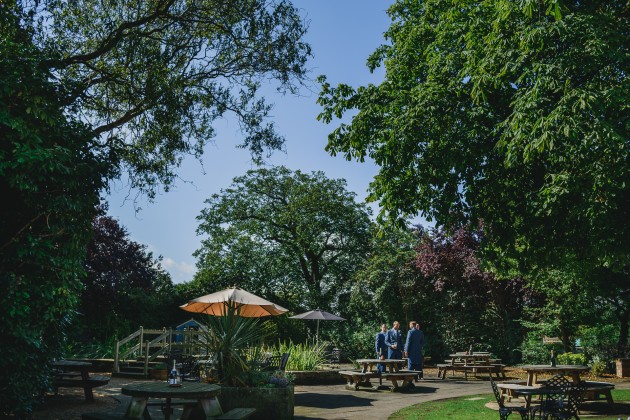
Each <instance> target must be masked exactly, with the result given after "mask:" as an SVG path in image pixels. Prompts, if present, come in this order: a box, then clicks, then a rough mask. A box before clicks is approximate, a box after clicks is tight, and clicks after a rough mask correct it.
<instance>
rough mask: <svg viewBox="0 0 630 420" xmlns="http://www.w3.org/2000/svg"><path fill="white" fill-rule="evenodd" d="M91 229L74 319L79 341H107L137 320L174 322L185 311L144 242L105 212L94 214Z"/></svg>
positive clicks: (144, 323)
mask: <svg viewBox="0 0 630 420" xmlns="http://www.w3.org/2000/svg"><path fill="white" fill-rule="evenodd" d="M92 231H93V236H92V239H91V240H90V242H89V244H88V247H87V257H86V260H85V264H84V267H85V272H86V276H85V278H84V279H83V285H84V289H83V291H82V293H81V299H80V305H79V317H78V319H77V320H76V322H75V323H74V324H73V327H74V328H73V330H74V331H73V332H75V333H76V334H79V335H80V336H79V337H77V338H80V341H89V342H92V341H95V342H96V343H107V342H111V339H113V338H115V337H118V338H119V339H120V338H123V337H124V336H126V335H127V334H130V333H131V332H133V331H135V330H137V329H138V327H139V326H140V325H142V326H145V327H149V328H161V327H164V326H169V325H170V326H172V325H174V322H175V320H176V316H177V315H180V317H183V316H184V315H183V314H181V312H182V311H181V310H180V309H179V308H178V304H181V302H180V301H179V300H178V299H177V297H178V296H177V294H176V293H175V288H174V286H173V283H172V281H171V278H170V276H169V274H168V273H167V272H165V271H164V269H163V268H162V266H161V264H160V259H159V258H158V259H155V258H154V257H153V254H152V253H151V252H148V251H147V250H146V246H145V245H141V244H139V243H137V242H134V241H132V240H131V239H130V238H129V234H128V233H127V230H126V229H125V228H124V227H123V226H121V225H120V224H119V223H118V221H117V220H116V219H114V218H112V217H110V216H106V215H105V214H104V213H102V214H99V216H98V217H95V218H94V220H93V222H92ZM169 308H170V310H169Z"/></svg>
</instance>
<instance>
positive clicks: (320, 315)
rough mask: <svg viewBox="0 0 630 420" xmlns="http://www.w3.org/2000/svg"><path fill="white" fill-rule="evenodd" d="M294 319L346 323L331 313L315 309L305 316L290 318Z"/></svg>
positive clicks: (304, 314) (343, 319) (305, 313)
mask: <svg viewBox="0 0 630 420" xmlns="http://www.w3.org/2000/svg"><path fill="white" fill-rule="evenodd" d="M289 318H293V319H317V320H322V321H345V320H346V319H345V318H342V317H340V316H337V315H334V314H331V313H330V312H326V311H322V310H321V309H315V310H313V311H308V312H304V313H303V314H299V315H294V316H290V317H289Z"/></svg>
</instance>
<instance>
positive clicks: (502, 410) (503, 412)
mask: <svg viewBox="0 0 630 420" xmlns="http://www.w3.org/2000/svg"><path fill="white" fill-rule="evenodd" d="M490 385H491V386H492V392H494V398H496V400H497V404H498V405H499V417H500V418H501V420H506V419H507V418H508V417H509V416H510V414H512V413H514V412H516V413H519V414H520V415H521V419H523V420H527V419H529V409H528V408H525V407H507V406H506V405H505V404H504V402H503V397H502V396H501V393H500V392H499V388H498V387H497V384H496V382H494V381H493V380H492V377H491V378H490Z"/></svg>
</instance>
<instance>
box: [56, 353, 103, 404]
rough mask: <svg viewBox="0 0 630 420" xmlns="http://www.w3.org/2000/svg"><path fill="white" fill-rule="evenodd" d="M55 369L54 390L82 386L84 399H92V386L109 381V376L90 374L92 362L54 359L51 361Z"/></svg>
mask: <svg viewBox="0 0 630 420" xmlns="http://www.w3.org/2000/svg"><path fill="white" fill-rule="evenodd" d="M51 365H52V368H53V369H54V370H55V375H54V378H53V382H52V385H53V387H54V388H55V392H57V391H58V389H59V388H83V392H84V395H85V400H86V401H89V402H92V401H94V394H93V393H92V388H95V387H98V386H102V385H106V384H107V383H109V380H110V377H109V376H90V368H91V367H92V363H90V362H80V361H76V360H56V361H54V362H52V364H51Z"/></svg>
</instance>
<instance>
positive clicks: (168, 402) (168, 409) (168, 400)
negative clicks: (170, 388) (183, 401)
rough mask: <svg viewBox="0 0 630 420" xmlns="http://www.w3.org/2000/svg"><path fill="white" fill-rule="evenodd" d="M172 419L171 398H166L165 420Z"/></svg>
mask: <svg viewBox="0 0 630 420" xmlns="http://www.w3.org/2000/svg"><path fill="white" fill-rule="evenodd" d="M170 419H171V398H170V397H167V398H166V405H165V406H164V420H170Z"/></svg>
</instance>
